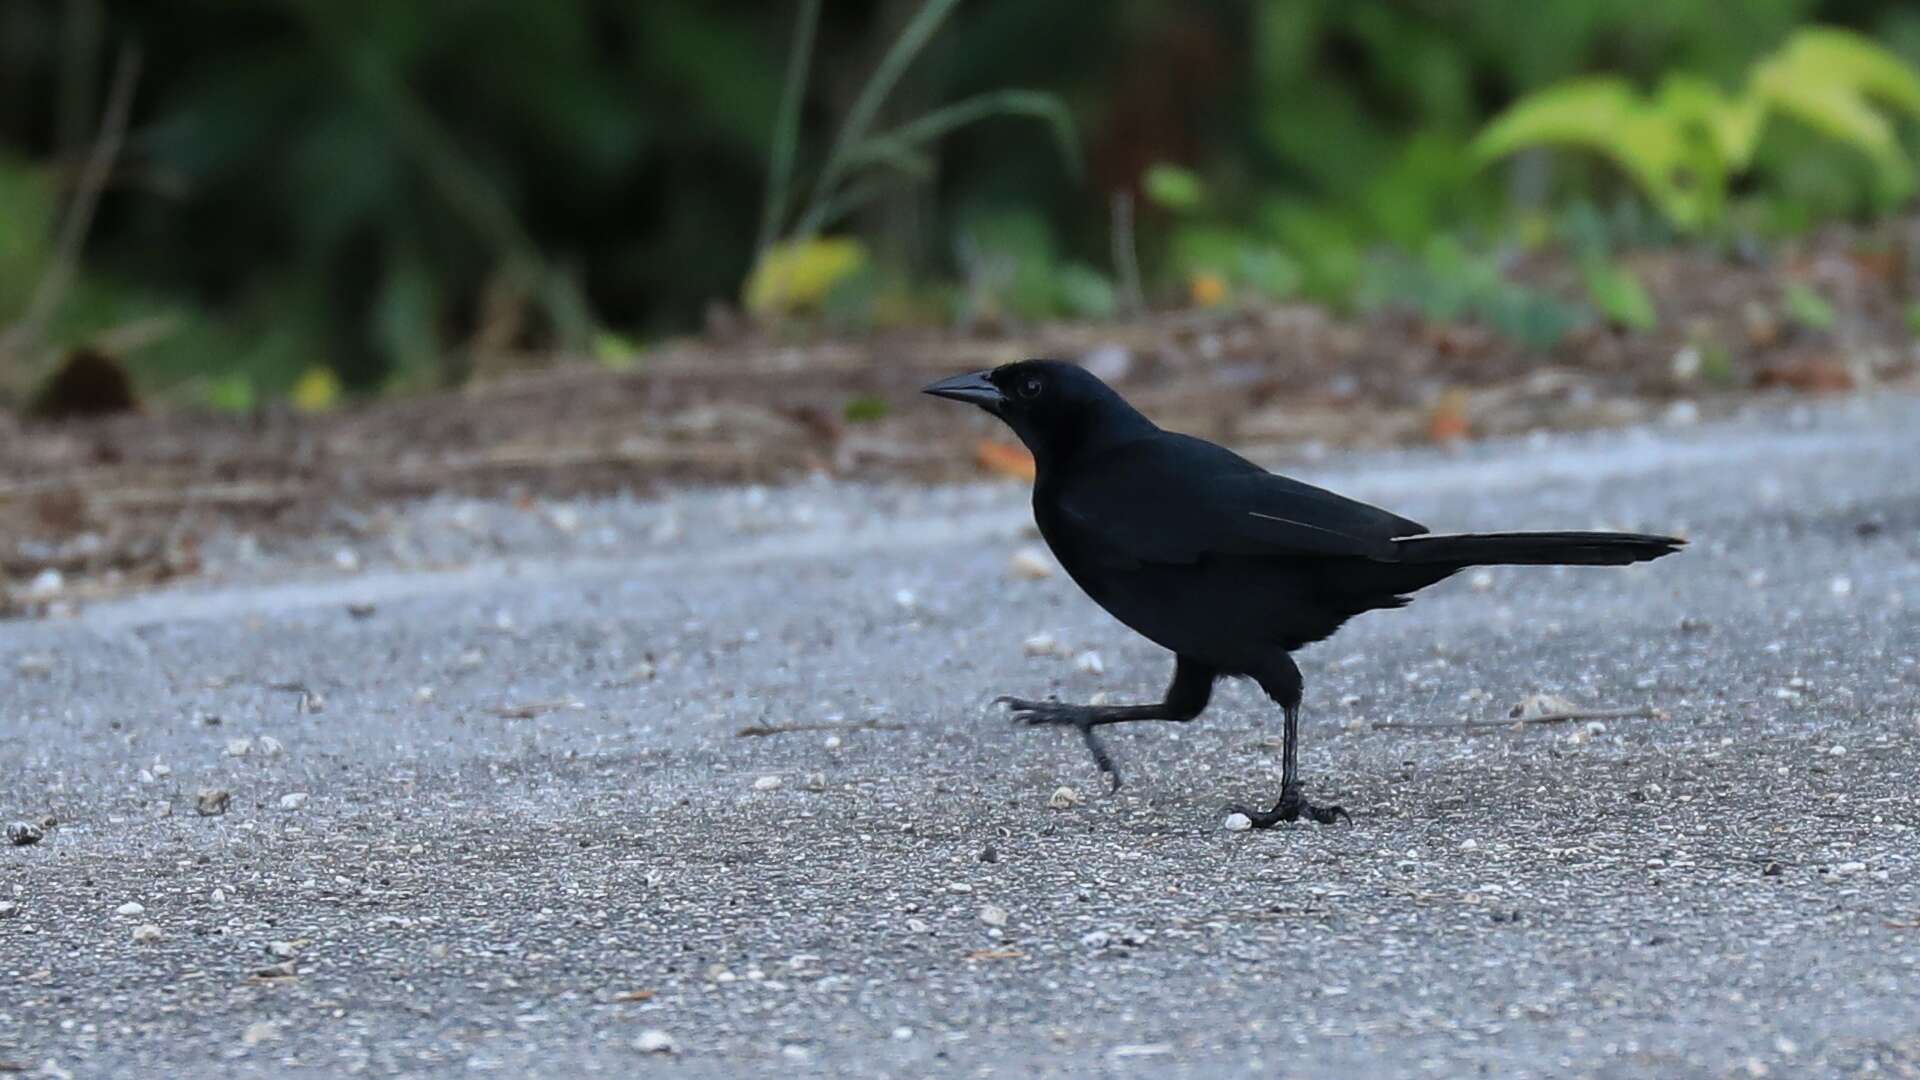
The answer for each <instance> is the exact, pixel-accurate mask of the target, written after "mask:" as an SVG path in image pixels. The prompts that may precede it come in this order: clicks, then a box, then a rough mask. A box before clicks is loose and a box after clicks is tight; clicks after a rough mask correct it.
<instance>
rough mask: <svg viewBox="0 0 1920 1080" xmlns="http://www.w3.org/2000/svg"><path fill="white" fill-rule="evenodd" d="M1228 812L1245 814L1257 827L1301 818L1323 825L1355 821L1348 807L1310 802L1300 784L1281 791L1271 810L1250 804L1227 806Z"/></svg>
mask: <svg viewBox="0 0 1920 1080" xmlns="http://www.w3.org/2000/svg"><path fill="white" fill-rule="evenodd" d="M1227 813H1229V814H1245V815H1246V818H1247V820H1248V821H1251V822H1253V827H1254V828H1256V829H1271V828H1273V827H1274V826H1275V825H1278V824H1280V823H1281V822H1283V821H1286V822H1292V821H1298V820H1300V819H1301V818H1306V819H1307V820H1309V821H1317V822H1319V823H1320V824H1322V825H1331V824H1333V823H1334V822H1336V821H1339V820H1340V819H1342V818H1345V819H1346V820H1347V823H1348V824H1352V823H1353V815H1352V814H1349V813H1347V809H1346V807H1344V806H1338V805H1335V806H1316V805H1314V804H1313V803H1310V802H1308V801H1307V797H1306V796H1305V795H1302V794H1301V793H1300V788H1299V786H1298V785H1296V786H1294V787H1290V788H1287V789H1286V790H1285V791H1283V792H1281V794H1280V801H1279V802H1276V803H1274V804H1273V809H1271V810H1266V811H1260V810H1255V809H1253V808H1252V807H1248V806H1230V807H1228V808H1227Z"/></svg>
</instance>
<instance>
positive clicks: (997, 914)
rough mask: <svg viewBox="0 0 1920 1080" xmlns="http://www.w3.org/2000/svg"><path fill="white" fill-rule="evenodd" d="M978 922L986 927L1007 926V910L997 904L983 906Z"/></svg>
mask: <svg viewBox="0 0 1920 1080" xmlns="http://www.w3.org/2000/svg"><path fill="white" fill-rule="evenodd" d="M980 921H981V922H983V923H986V924H987V925H988V926H1005V925H1007V909H1006V908H1003V907H1001V906H1000V905H999V904H983V905H981V908H980Z"/></svg>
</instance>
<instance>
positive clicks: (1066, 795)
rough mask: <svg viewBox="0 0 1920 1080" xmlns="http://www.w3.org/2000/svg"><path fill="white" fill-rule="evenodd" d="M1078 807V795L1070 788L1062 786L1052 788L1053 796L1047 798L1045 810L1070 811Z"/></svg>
mask: <svg viewBox="0 0 1920 1080" xmlns="http://www.w3.org/2000/svg"><path fill="white" fill-rule="evenodd" d="M1079 805H1080V793H1079V792H1077V791H1075V790H1073V789H1072V788H1070V787H1065V786H1062V787H1057V788H1054V789H1053V794H1052V795H1049V796H1048V797H1047V809H1049V810H1070V809H1072V808H1073V807H1076V806H1079Z"/></svg>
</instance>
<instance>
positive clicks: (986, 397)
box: [920, 371, 1007, 413]
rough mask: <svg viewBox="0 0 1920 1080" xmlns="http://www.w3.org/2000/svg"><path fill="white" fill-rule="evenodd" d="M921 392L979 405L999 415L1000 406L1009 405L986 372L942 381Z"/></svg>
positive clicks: (972, 373) (957, 376) (971, 373)
mask: <svg viewBox="0 0 1920 1080" xmlns="http://www.w3.org/2000/svg"><path fill="white" fill-rule="evenodd" d="M920 392H921V393H923V394H932V395H933V396H934V397H943V398H947V399H949V400H952V401H964V402H967V403H968V404H971V405H978V406H980V407H981V408H983V409H985V410H987V411H988V412H990V413H998V412H999V411H1000V406H1002V405H1005V404H1006V403H1007V398H1006V395H1004V394H1002V393H1001V392H1000V388H999V387H997V386H995V385H993V380H992V379H989V378H987V373H986V372H984V371H975V372H970V373H968V374H966V375H955V376H954V377H953V378H951V379H941V380H940V381H939V382H937V383H934V384H933V385H932V386H929V387H927V388H926V389H925V390H922V391H920Z"/></svg>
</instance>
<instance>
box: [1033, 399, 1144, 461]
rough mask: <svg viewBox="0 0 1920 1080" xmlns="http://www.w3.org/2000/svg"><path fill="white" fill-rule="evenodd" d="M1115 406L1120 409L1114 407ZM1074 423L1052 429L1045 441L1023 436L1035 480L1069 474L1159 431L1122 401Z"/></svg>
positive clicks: (1081, 416) (1091, 412) (1089, 411)
mask: <svg viewBox="0 0 1920 1080" xmlns="http://www.w3.org/2000/svg"><path fill="white" fill-rule="evenodd" d="M1114 405H1117V406H1118V408H1114V407H1113V406H1114ZM1074 420H1075V422H1073V423H1069V424H1056V425H1054V426H1051V427H1049V429H1048V430H1047V431H1046V432H1045V437H1044V438H1038V439H1027V438H1024V434H1025V433H1022V435H1023V440H1022V441H1024V442H1026V444H1027V449H1028V450H1031V451H1032V452H1033V466H1034V475H1035V478H1036V479H1045V478H1048V477H1054V476H1059V475H1060V474H1062V473H1065V472H1070V471H1072V470H1073V469H1075V468H1077V467H1079V466H1080V465H1081V464H1082V463H1084V462H1088V461H1093V460H1096V459H1097V458H1099V457H1100V456H1101V455H1103V454H1107V453H1109V452H1111V451H1112V450H1114V449H1115V448H1116V447H1120V446H1124V445H1126V444H1127V443H1130V442H1134V441H1135V440H1138V439H1144V438H1147V437H1149V436H1152V435H1155V434H1158V433H1159V431H1160V429H1159V427H1157V426H1156V425H1155V424H1154V422H1153V421H1151V420H1149V419H1147V418H1146V417H1145V416H1144V415H1142V414H1141V413H1140V412H1139V411H1138V410H1136V409H1134V408H1133V406H1131V405H1128V404H1127V403H1125V402H1123V401H1116V402H1113V403H1110V404H1109V405H1108V407H1106V408H1104V409H1101V410H1099V411H1098V412H1095V411H1093V410H1088V411H1087V412H1085V413H1082V414H1081V415H1080V416H1078V417H1075V418H1074Z"/></svg>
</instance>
